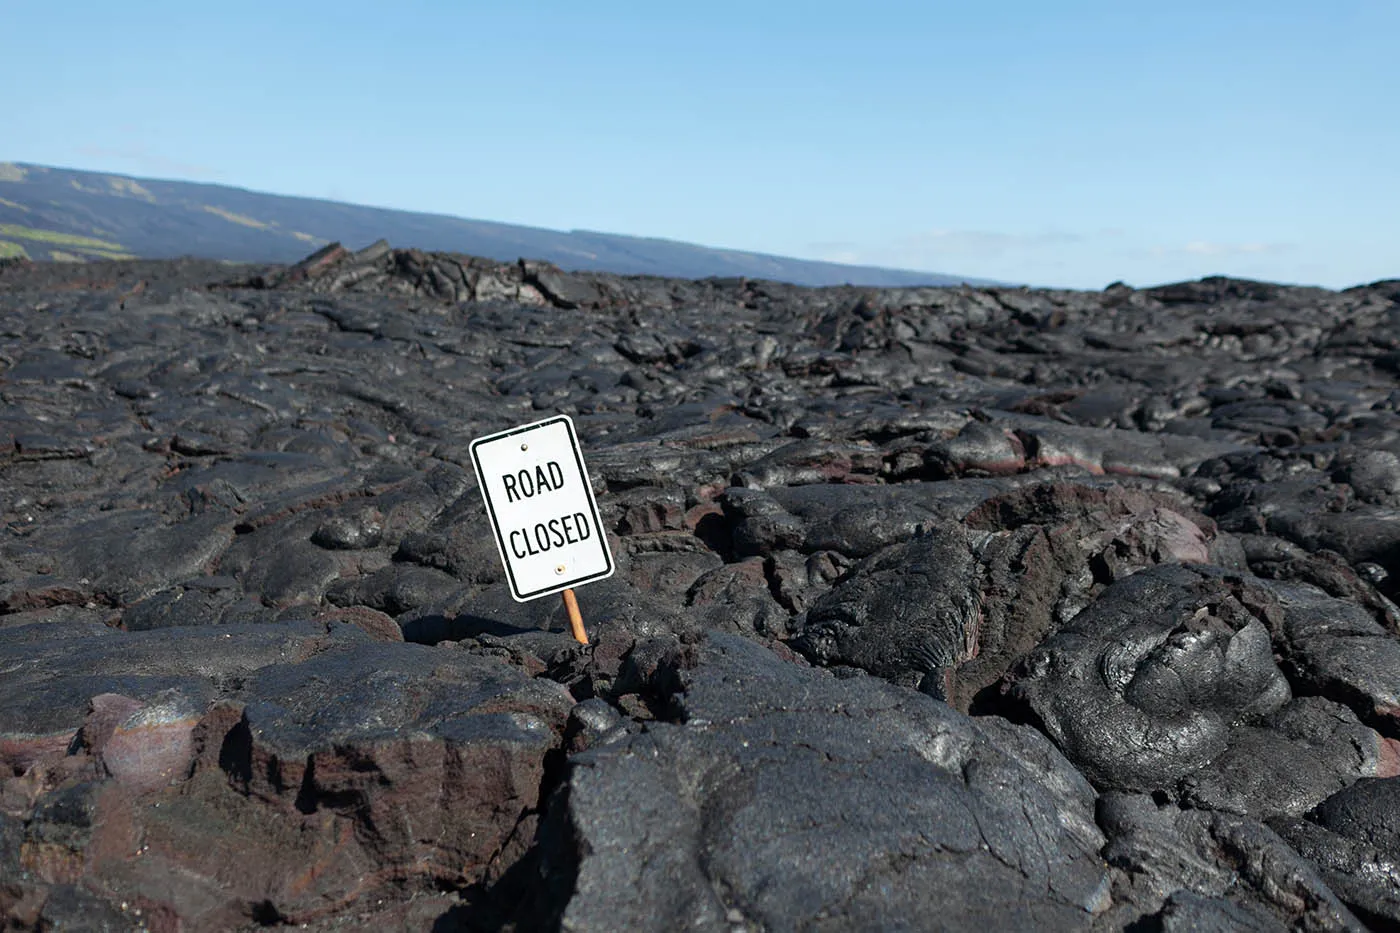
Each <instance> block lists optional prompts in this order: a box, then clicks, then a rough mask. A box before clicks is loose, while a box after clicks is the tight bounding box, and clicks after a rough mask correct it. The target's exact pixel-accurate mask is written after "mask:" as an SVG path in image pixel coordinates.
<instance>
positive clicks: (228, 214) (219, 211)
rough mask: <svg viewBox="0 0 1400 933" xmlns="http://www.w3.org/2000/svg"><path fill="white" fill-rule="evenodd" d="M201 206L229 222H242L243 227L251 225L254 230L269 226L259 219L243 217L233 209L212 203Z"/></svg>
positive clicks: (264, 228)
mask: <svg viewBox="0 0 1400 933" xmlns="http://www.w3.org/2000/svg"><path fill="white" fill-rule="evenodd" d="M201 206H202V207H203V208H204V209H205V210H206V211H208V212H209V213H211V214H213V215H214V216H215V217H222V218H223V219H224V220H227V221H230V222H231V223H236V224H242V225H243V226H245V227H252V228H254V229H255V230H266V229H267V228H268V226H269V225H268V224H265V223H263V222H262V221H261V220H254V219H253V218H251V217H244V216H243V215H242V214H235V213H234V212H233V211H226V210H224V209H223V208H222V207H215V206H214V205H212V204H204V205H201Z"/></svg>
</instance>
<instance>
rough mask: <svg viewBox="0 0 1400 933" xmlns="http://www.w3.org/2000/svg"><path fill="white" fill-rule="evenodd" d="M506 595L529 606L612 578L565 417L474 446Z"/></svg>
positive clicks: (580, 459) (595, 505) (595, 510)
mask: <svg viewBox="0 0 1400 933" xmlns="http://www.w3.org/2000/svg"><path fill="white" fill-rule="evenodd" d="M471 453H472V465H473V466H474V467H475V468H476V479H477V485H479V486H480V487H481V495H482V498H483V499H485V500H486V513H487V515H489V516H490V518H491V527H492V529H493V530H494V531H495V534H496V547H497V548H498V549H499V550H500V552H501V563H503V564H504V565H505V568H506V578H507V579H508V580H509V581H510V594H511V596H513V597H515V599H516V600H517V601H518V602H526V601H528V600H531V599H536V598H538V597H540V596H548V595H549V594H550V593H558V592H561V591H563V590H567V589H570V588H572V587H575V586H579V585H580V584H583V583H591V582H592V581H594V580H601V579H603V578H604V577H609V576H612V572H613V559H612V552H611V551H609V550H608V539H607V535H606V534H604V532H603V522H602V520H601V519H600V518H599V517H598V503H597V502H596V501H595V500H594V498H593V488H592V487H591V486H589V484H588V471H587V470H585V469H584V466H583V453H582V452H581V451H580V450H579V446H578V436H577V435H576V434H575V433H574V423H573V421H572V420H571V419H570V418H569V416H568V415H558V416H557V417H554V418H547V419H545V420H544V421H536V422H535V423H533V424H527V425H523V426H521V427H518V428H511V429H510V430H508V431H501V432H499V433H497V434H489V435H487V436H486V437H479V438H477V439H476V440H474V441H472V443H471Z"/></svg>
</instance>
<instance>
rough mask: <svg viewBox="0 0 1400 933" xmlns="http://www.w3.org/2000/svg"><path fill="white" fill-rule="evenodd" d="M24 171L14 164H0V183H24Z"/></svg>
mask: <svg viewBox="0 0 1400 933" xmlns="http://www.w3.org/2000/svg"><path fill="white" fill-rule="evenodd" d="M25 174H26V173H25V171H24V169H22V168H20V167H19V166H18V165H16V164H15V163H13V162H0V181H24V176H25Z"/></svg>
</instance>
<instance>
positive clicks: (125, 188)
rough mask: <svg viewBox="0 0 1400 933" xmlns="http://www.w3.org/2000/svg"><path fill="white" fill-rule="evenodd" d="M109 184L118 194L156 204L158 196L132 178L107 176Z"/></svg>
mask: <svg viewBox="0 0 1400 933" xmlns="http://www.w3.org/2000/svg"><path fill="white" fill-rule="evenodd" d="M107 184H109V185H111V186H112V190H113V191H115V192H116V193H117V194H125V195H130V196H131V197H133V198H140V199H141V200H143V201H150V202H151V203H152V204H154V203H156V196H155V195H153V194H151V192H149V191H147V190H146V188H145V187H143V186H142V185H141V184H139V183H138V182H137V181H135V180H134V179H131V178H118V177H117V176H115V175H108V176H107Z"/></svg>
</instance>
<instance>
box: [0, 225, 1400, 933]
mask: <svg viewBox="0 0 1400 933" xmlns="http://www.w3.org/2000/svg"><path fill="white" fill-rule="evenodd" d="M0 397H3V408H0V512H3V515H0V520H3V523H4V531H3V537H2V538H0V927H3V928H4V929H6V930H32V931H60V930H62V931H98V930H152V931H172V933H173V931H197V933H203V931H222V930H254V929H261V928H274V927H281V926H287V927H290V928H295V929H306V930H312V931H326V933H329V931H332V930H334V931H343V930H364V931H371V930H375V931H378V930H394V929H406V930H432V931H438V933H446V931H454V930H455V931H485V930H510V931H521V933H523V931H533V930H568V931H576V933H613V931H622V930H655V931H680V930H692V931H715V933H719V931H726V933H727V931H735V933H738V931H771V933H778V931H820V933H831V931H847V930H850V931H864V930H880V931H885V930H907V931H917V930H975V931H979V933H984V931H991V930H1095V931H1099V930H1102V931H1109V930H1113V931H1119V930H1121V931H1134V933H1146V931H1155V930H1164V931H1173V930H1205V931H1226V930H1274V929H1294V930H1305V931H1327V930H1368V929H1370V930H1391V931H1393V930H1400V610H1397V608H1396V604H1395V602H1394V600H1396V599H1397V598H1400V596H1398V595H1397V594H1400V413H1397V408H1400V281H1387V282H1377V283H1374V284H1371V285H1366V286H1359V287H1356V288H1351V289H1347V290H1345V291H1329V290H1325V289H1320V288H1304V287H1285V286H1279V285H1271V284H1267V283H1261V282H1253V281H1242V280H1235V279H1225V278H1209V279H1203V280H1200V281H1196V282H1186V283H1180V284H1173V285H1166V286H1161V287H1156V288H1149V289H1141V290H1136V289H1133V288H1129V287H1127V286H1124V285H1117V284H1116V285H1113V286H1110V287H1108V288H1107V289H1105V290H1103V291H1099V292H1083V291H1056V290H1043V289H1039V290H1038V289H1010V288H970V287H959V288H936V287H929V288H901V289H893V288H887V289H873V288H855V287H832V288H821V289H814V288H800V287H795V286H787V285H781V284H775V283H771V282H763V281H752V280H738V279H734V280H719V279H709V280H704V281H682V280H671V279H660V278H645V277H621V276H615V275H607V274H591V273H586V274H571V273H564V272H561V271H560V270H559V269H557V268H555V267H553V266H549V265H546V264H543V263H537V262H529V261H521V262H519V263H514V264H503V263H498V262H494V261H488V260H483V259H474V258H471V257H467V256H461V255H448V254H429V253H423V252H418V251H412V250H395V249H391V248H390V247H389V246H388V245H387V244H384V243H379V244H376V245H374V246H372V247H369V248H367V249H365V250H361V251H360V252H357V253H352V252H349V251H347V250H345V249H342V248H340V247H337V246H332V247H329V248H327V249H325V250H322V251H321V252H319V253H317V254H315V255H313V256H311V257H308V258H307V259H306V260H304V261H303V262H301V263H299V264H297V265H295V266H269V267H256V268H255V267H248V266H231V265H221V264H218V263H212V262H199V261H193V260H182V261H170V262H146V261H131V262H104V263H96V264H87V265H82V264H72V265H69V264H53V265H50V264H33V263H28V262H24V261H10V262H6V263H4V264H0ZM556 414H567V415H569V416H570V417H571V419H572V421H573V423H574V425H575V427H576V429H577V431H578V436H579V440H580V443H581V445H582V450H583V455H584V458H585V460H586V463H587V468H588V472H589V475H590V479H591V483H592V487H593V491H594V494H595V496H596V498H597V503H598V507H599V509H600V512H601V517H602V519H603V524H604V528H605V530H606V533H607V539H608V542H609V544H610V547H611V551H612V555H613V558H614V560H615V563H616V572H615V573H614V574H613V575H612V576H611V577H608V578H607V579H604V580H599V581H597V582H593V583H589V584H587V585H584V586H580V587H579V588H578V589H577V597H578V602H579V604H580V606H581V608H582V614H583V619H584V623H585V625H586V627H587V632H588V636H589V642H588V644H586V645H585V644H581V643H580V642H578V641H576V640H575V639H574V638H573V637H572V636H571V634H570V629H569V623H568V617H567V614H566V612H565V606H564V603H563V601H562V600H561V599H560V598H558V596H557V595H554V596H548V597H544V598H540V599H535V600H530V601H526V602H517V601H516V600H514V599H513V598H512V597H511V594H510V591H509V588H508V586H507V581H506V579H505V571H504V569H503V567H502V565H501V560H500V557H499V555H498V553H497V547H496V542H495V539H494V537H493V534H492V530H491V526H490V523H489V520H488V516H487V514H486V511H485V507H484V505H483V501H482V495H481V493H480V491H479V489H478V486H477V477H476V474H475V472H474V470H473V467H472V459H471V453H470V444H471V442H472V440H473V439H475V438H478V437H481V436H483V435H487V434H491V433H494V432H496V431H501V430H504V429H507V428H510V427H513V426H517V425H523V424H527V423H530V422H534V421H539V420H542V419H546V418H549V417H551V416H553V415H556Z"/></svg>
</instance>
